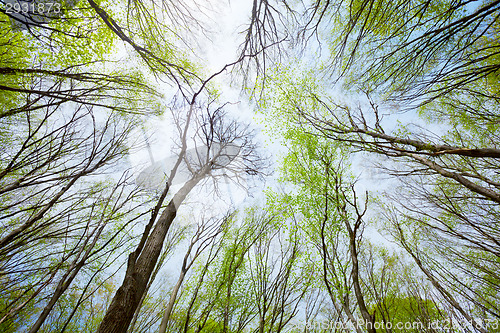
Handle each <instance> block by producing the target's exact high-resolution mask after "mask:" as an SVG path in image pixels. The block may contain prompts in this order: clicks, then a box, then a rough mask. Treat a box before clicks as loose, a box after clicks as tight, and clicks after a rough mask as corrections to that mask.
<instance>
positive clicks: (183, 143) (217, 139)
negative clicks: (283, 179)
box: [99, 95, 261, 332]
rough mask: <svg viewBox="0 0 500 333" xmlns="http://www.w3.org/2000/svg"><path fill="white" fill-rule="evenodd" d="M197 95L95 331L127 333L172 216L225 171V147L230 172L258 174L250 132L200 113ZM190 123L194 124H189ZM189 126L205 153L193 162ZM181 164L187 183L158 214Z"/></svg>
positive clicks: (217, 115)
mask: <svg viewBox="0 0 500 333" xmlns="http://www.w3.org/2000/svg"><path fill="white" fill-rule="evenodd" d="M196 96H197V95H195V96H194V98H193V100H192V102H191V103H190V104H189V105H188V111H187V114H186V117H185V118H184V119H182V118H180V117H178V118H176V119H177V123H176V126H177V128H178V130H179V135H180V147H181V149H180V152H179V155H178V159H177V162H176V164H175V165H174V166H173V169H172V171H171V173H170V176H169V179H168V180H167V183H166V186H165V189H164V190H163V193H162V194H161V196H160V199H159V200H158V203H157V204H156V207H155V208H154V210H153V211H152V214H151V219H150V220H149V223H148V225H147V226H146V227H145V231H144V233H143V234H142V238H141V240H140V242H139V244H138V245H137V247H136V249H135V251H134V252H132V253H131V254H130V255H129V258H128V261H127V272H126V275H125V278H124V281H123V284H122V286H121V287H120V288H119V289H118V291H117V293H116V295H115V297H114V298H113V302H112V303H111V305H110V307H109V309H108V311H107V313H106V316H105V317H104V319H103V321H102V323H101V326H100V328H99V331H100V332H115V331H116V332H122V331H123V330H126V329H127V328H128V326H129V324H130V321H131V320H132V317H133V314H134V312H135V311H136V308H137V306H138V304H139V300H140V298H141V297H142V295H143V293H144V291H145V288H146V285H147V283H148V281H149V279H150V277H151V274H152V271H153V269H154V266H155V265H156V262H157V260H158V257H159V255H160V253H161V249H162V246H163V242H164V239H165V237H166V234H167V232H168V230H169V228H170V226H171V224H172V222H173V220H174V219H175V217H176V215H177V210H178V208H179V206H180V205H181V204H182V202H183V201H184V199H185V198H186V197H187V195H188V194H189V192H190V191H191V190H192V189H193V188H194V187H195V186H196V185H197V184H198V183H200V182H201V181H202V180H203V179H205V178H206V177H207V176H208V175H210V174H211V173H212V172H215V171H217V170H219V169H222V168H224V166H225V165H226V158H227V157H226V156H224V155H225V153H224V150H223V149H224V148H225V147H227V146H228V145H236V146H237V147H239V150H240V153H239V155H240V157H239V161H238V162H237V163H235V165H233V166H232V169H230V170H229V171H230V172H235V173H245V174H248V175H258V174H259V173H260V171H259V170H260V169H261V167H260V166H261V165H260V162H261V161H260V157H259V156H258V154H257V151H256V146H255V144H254V143H253V142H252V141H251V135H252V134H251V133H250V132H249V130H248V127H247V126H242V125H240V124H239V123H238V122H237V121H235V120H230V119H228V118H227V117H226V116H225V113H224V110H223V106H222V107H217V108H216V109H215V110H214V109H212V105H211V103H210V104H207V105H205V110H203V109H201V110H200V109H198V108H197V105H195V101H196ZM193 123H194V124H193ZM190 126H196V127H195V128H194V129H193V132H194V140H195V142H194V145H195V147H204V148H206V151H207V152H208V153H207V154H201V153H200V154H199V155H198V158H197V159H195V160H187V159H186V158H185V152H186V148H187V145H188V142H187V137H188V131H189V130H190ZM182 162H184V163H185V164H186V166H187V168H188V170H189V172H190V173H191V176H190V177H191V178H190V179H189V180H188V181H187V182H186V183H185V184H184V185H183V186H182V187H181V188H180V189H179V190H178V191H177V192H176V193H175V194H174V195H173V196H172V198H171V199H170V201H169V203H168V205H167V206H166V208H164V209H163V211H162V212H161V214H160V209H161V207H162V204H163V201H164V200H165V198H166V196H167V194H168V192H169V189H170V184H171V182H172V179H173V178H174V176H175V174H176V172H177V169H178V168H179V165H180V164H181V163H182Z"/></svg>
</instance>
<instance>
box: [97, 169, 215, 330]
mask: <svg viewBox="0 0 500 333" xmlns="http://www.w3.org/2000/svg"><path fill="white" fill-rule="evenodd" d="M208 171H209V166H206V167H205V168H204V169H203V170H202V171H201V172H200V173H199V174H198V175H196V176H195V177H193V178H192V179H191V180H189V181H188V182H187V183H186V184H184V186H183V187H182V188H181V189H180V190H179V191H178V192H177V193H176V194H175V196H174V197H173V198H172V200H170V202H169V204H168V206H167V207H166V208H165V210H164V211H163V212H162V214H161V216H160V218H159V219H158V222H157V223H156V225H155V227H154V229H153V231H152V232H151V234H150V235H149V237H148V239H147V241H146V244H145V245H144V248H143V250H142V251H141V254H140V255H139V257H138V258H137V260H134V253H132V254H131V255H130V256H129V261H128V265H127V272H126V274H125V278H124V279H123V283H122V285H121V286H120V288H118V290H117V292H116V294H115V296H114V297H113V300H112V301H111V304H110V306H109V308H108V310H107V312H106V315H105V316H104V318H103V320H102V322H101V324H100V325H99V329H98V330H97V333H123V332H126V331H127V329H128V327H129V325H130V323H131V321H132V318H133V316H134V312H135V310H136V309H137V306H138V305H139V302H140V300H141V297H142V295H143V294H144V292H145V290H146V286H147V284H148V281H149V279H150V277H151V274H152V272H153V270H154V268H155V265H156V262H157V261H158V257H159V256H160V253H161V250H162V247H163V242H164V241H165V237H166V235H167V232H168V230H169V229H170V226H171V225H172V222H173V220H174V219H175V217H176V215H177V208H178V207H179V205H180V204H181V203H182V202H183V201H184V199H185V198H186V196H187V195H188V194H189V192H190V191H191V190H192V189H193V188H194V187H195V186H196V184H198V182H200V180H201V179H203V177H204V176H205V175H206V174H207V172H208Z"/></svg>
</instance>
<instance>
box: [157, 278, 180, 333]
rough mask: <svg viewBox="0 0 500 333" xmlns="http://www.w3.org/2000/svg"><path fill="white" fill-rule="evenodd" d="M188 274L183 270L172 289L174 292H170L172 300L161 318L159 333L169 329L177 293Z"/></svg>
mask: <svg viewBox="0 0 500 333" xmlns="http://www.w3.org/2000/svg"><path fill="white" fill-rule="evenodd" d="M185 276H186V270H182V271H181V274H180V275H179V279H178V280H177V283H176V284H175V287H174V290H172V294H170V300H169V301H168V305H167V308H166V309H165V312H164V314H163V318H162V320H161V324H160V329H159V331H158V333H165V332H166V331H167V324H168V319H169V318H170V314H171V313H172V309H173V308H174V303H175V300H176V299H177V294H178V293H179V289H180V288H181V285H182V282H184V277H185Z"/></svg>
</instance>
